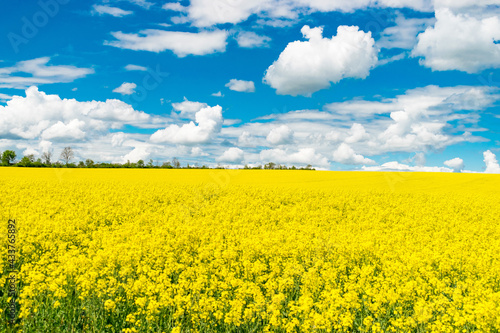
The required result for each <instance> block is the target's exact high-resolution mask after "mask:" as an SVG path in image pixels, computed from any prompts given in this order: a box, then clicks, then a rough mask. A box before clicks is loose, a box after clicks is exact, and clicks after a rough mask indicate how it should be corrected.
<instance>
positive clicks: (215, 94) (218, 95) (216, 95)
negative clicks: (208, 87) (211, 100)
mask: <svg viewBox="0 0 500 333" xmlns="http://www.w3.org/2000/svg"><path fill="white" fill-rule="evenodd" d="M212 96H214V97H224V95H223V94H222V92H220V91H219V92H216V93H213V94H212Z"/></svg>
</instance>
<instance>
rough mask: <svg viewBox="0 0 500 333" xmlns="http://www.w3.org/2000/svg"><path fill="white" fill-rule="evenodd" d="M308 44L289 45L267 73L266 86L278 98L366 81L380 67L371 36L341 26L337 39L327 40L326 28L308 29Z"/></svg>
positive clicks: (305, 27) (357, 29)
mask: <svg viewBox="0 0 500 333" xmlns="http://www.w3.org/2000/svg"><path fill="white" fill-rule="evenodd" d="M301 32H302V34H303V35H304V38H306V39H308V40H307V41H295V42H292V43H289V44H288V46H287V47H286V48H285V50H284V51H283V52H282V53H281V54H280V56H279V58H278V60H276V61H275V62H274V63H273V64H272V65H271V66H270V67H269V68H268V69H267V71H266V74H265V77H264V82H265V83H267V84H269V85H270V86H271V87H273V88H275V89H276V92H277V93H278V94H283V95H293V96H296V95H305V96H310V95H311V94H312V93H314V92H316V91H318V90H321V89H325V88H328V87H329V86H330V83H331V82H333V83H336V82H338V81H340V80H342V79H344V78H350V77H352V78H365V77H367V76H368V74H369V73H370V69H371V68H372V67H374V66H375V64H376V63H377V49H376V48H375V46H374V44H375V41H374V40H373V38H372V37H371V33H370V32H368V33H365V32H363V31H360V30H359V28H358V27H355V26H339V27H338V28H337V35H336V36H333V37H332V38H323V29H322V28H310V27H309V26H307V25H306V26H304V27H303V28H302V30H301Z"/></svg>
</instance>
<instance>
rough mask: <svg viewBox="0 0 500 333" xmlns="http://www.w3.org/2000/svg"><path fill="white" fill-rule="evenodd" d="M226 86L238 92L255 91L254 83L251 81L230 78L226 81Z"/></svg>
mask: <svg viewBox="0 0 500 333" xmlns="http://www.w3.org/2000/svg"><path fill="white" fill-rule="evenodd" d="M226 87H228V88H229V89H230V90H233V91H238V92H248V93H253V92H255V84H254V83H253V81H244V80H237V79H232V80H231V81H229V82H228V83H226Z"/></svg>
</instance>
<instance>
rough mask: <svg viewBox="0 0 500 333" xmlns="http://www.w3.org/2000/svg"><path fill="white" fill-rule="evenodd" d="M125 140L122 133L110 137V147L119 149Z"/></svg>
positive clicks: (124, 135) (125, 137)
mask: <svg viewBox="0 0 500 333" xmlns="http://www.w3.org/2000/svg"><path fill="white" fill-rule="evenodd" d="M125 139H127V134H126V133H123V132H119V133H115V134H113V135H112V136H111V145H112V146H113V147H120V146H122V145H123V143H124V142H125Z"/></svg>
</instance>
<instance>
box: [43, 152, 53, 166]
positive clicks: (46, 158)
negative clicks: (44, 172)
mask: <svg viewBox="0 0 500 333" xmlns="http://www.w3.org/2000/svg"><path fill="white" fill-rule="evenodd" d="M42 160H43V163H45V164H47V165H50V164H51V163H52V151H50V150H47V151H44V152H43V153H42Z"/></svg>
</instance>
